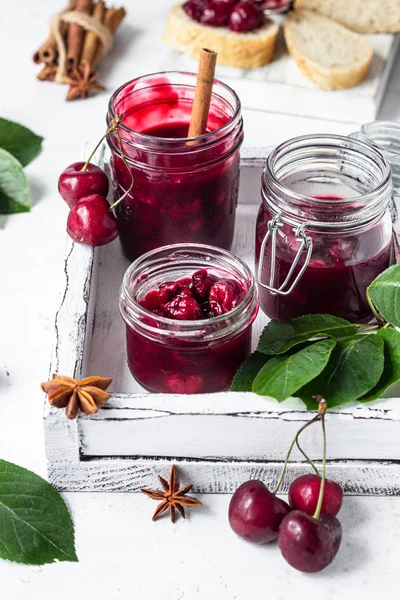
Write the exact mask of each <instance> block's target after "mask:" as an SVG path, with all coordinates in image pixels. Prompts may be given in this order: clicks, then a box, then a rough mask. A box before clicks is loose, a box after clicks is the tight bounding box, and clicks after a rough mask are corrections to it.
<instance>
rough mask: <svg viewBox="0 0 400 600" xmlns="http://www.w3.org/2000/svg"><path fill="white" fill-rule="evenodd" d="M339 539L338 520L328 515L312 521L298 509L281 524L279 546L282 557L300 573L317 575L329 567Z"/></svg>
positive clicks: (337, 548)
mask: <svg viewBox="0 0 400 600" xmlns="http://www.w3.org/2000/svg"><path fill="white" fill-rule="evenodd" d="M341 540H342V526H341V525H340V522H339V520H338V519H337V518H336V517H334V516H332V515H328V514H323V515H321V516H320V518H319V519H314V517H311V516H310V515H307V514H306V513H304V512H301V511H300V510H294V511H292V512H291V513H289V514H288V515H287V516H286V517H285V518H284V519H283V521H282V523H281V526H280V528H279V534H278V545H279V549H280V551H281V553H282V556H283V558H284V559H285V560H286V562H287V563H289V565H290V566H291V567H293V568H294V569H297V570H298V571H302V572H303V573H317V572H318V571H322V570H323V569H325V568H326V567H327V566H328V565H330V564H331V562H332V561H333V559H334V558H335V556H336V553H337V551H338V550H339V546H340V542H341Z"/></svg>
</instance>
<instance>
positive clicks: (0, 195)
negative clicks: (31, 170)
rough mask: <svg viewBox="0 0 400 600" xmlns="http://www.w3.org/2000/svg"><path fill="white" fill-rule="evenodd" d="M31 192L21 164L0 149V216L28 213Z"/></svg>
mask: <svg viewBox="0 0 400 600" xmlns="http://www.w3.org/2000/svg"><path fill="white" fill-rule="evenodd" d="M30 207H31V191H30V188H29V183H28V180H27V178H26V176H25V173H24V171H23V168H22V166H21V163H20V162H19V161H18V160H17V159H16V158H14V156H12V155H11V154H10V153H9V152H7V150H3V148H0V214H1V215H10V214H12V213H16V212H28V211H29V210H30Z"/></svg>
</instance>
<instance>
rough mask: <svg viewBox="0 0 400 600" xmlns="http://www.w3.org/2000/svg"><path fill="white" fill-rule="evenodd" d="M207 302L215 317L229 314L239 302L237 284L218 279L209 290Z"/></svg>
mask: <svg viewBox="0 0 400 600" xmlns="http://www.w3.org/2000/svg"><path fill="white" fill-rule="evenodd" d="M208 302H209V305H210V310H211V312H212V313H213V315H214V316H215V317H219V316H220V315H223V314H225V313H227V312H230V311H231V310H232V309H233V308H235V307H236V306H237V305H238V303H239V302H240V293H239V290H238V288H237V284H236V283H235V282H234V281H232V280H227V279H220V280H219V281H217V282H215V283H214V284H213V286H212V287H211V289H210V293H209V296H208Z"/></svg>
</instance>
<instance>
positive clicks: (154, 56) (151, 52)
mask: <svg viewBox="0 0 400 600" xmlns="http://www.w3.org/2000/svg"><path fill="white" fill-rule="evenodd" d="M349 1H350V2H351V0H349ZM173 4H174V2H165V4H164V5H163V7H162V9H160V11H159V12H158V13H157V20H156V22H155V23H154V25H153V27H151V28H150V27H149V28H147V29H146V30H141V31H140V32H138V34H137V36H136V38H135V40H134V47H135V53H137V55H138V56H140V71H141V74H143V73H155V72H157V71H173V70H180V71H191V72H195V71H197V61H196V59H194V58H192V57H190V56H188V55H186V54H183V53H179V52H176V51H174V50H172V49H171V48H170V47H169V46H167V45H166V44H165V43H164V42H163V41H162V40H161V38H162V34H163V31H164V23H165V21H166V19H167V15H168V11H169V9H170V7H171V6H172V5H173ZM275 20H277V21H278V22H279V23H280V24H281V23H283V20H284V16H279V17H278V16H277V17H275ZM366 37H367V38H368V39H369V40H370V42H371V43H372V45H373V46H374V49H375V54H374V58H373V61H372V65H371V68H370V71H369V73H368V76H367V78H366V79H365V80H364V81H363V82H362V83H361V84H360V85H358V86H356V87H355V88H352V89H350V90H343V91H334V92H332V91H323V90H320V89H319V88H317V87H316V86H315V85H314V84H312V83H311V82H310V81H309V80H308V79H306V78H305V77H304V76H303V75H302V74H301V72H300V71H299V69H298V67H297V66H296V64H295V62H294V60H293V59H292V58H291V56H290V55H289V54H288V52H287V49H286V45H285V41H284V38H283V33H282V28H281V31H280V34H279V37H278V42H277V49H276V54H275V58H274V60H273V61H272V62H271V63H269V64H268V65H265V66H264V67H261V68H258V69H234V68H232V67H223V66H219V65H217V72H216V77H217V78H218V79H221V80H222V81H224V82H225V83H227V84H228V85H230V86H231V87H232V88H233V89H234V90H235V91H236V92H237V94H238V95H239V97H240V99H241V102H242V106H243V108H244V109H248V110H254V111H261V112H272V113H277V114H281V115H282V114H284V115H291V116H302V117H309V118H314V119H320V120H323V121H336V122H345V123H349V124H359V125H361V124H362V123H366V122H368V121H372V120H374V119H375V118H376V116H377V113H378V110H379V106H380V103H381V100H382V97H383V94H384V91H385V88H386V84H387V82H388V79H389V77H390V72H391V69H392V67H393V64H394V58H395V56H396V54H397V52H398V50H399V47H400V36H397V37H396V36H395V35H392V34H376V35H369V36H366ZM267 135H268V132H266V136H267ZM268 143H269V142H268V139H267V137H266V144H268Z"/></svg>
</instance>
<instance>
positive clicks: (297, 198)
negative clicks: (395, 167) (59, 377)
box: [263, 134, 391, 207]
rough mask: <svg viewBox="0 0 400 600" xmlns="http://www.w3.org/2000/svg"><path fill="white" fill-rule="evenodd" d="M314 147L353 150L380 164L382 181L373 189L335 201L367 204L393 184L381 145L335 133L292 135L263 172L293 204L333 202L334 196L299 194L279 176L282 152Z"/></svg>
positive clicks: (271, 157) (272, 157)
mask: <svg viewBox="0 0 400 600" xmlns="http://www.w3.org/2000/svg"><path fill="white" fill-rule="evenodd" d="M313 147H315V149H316V150H317V149H321V148H331V149H332V150H333V151H334V150H339V151H340V149H342V148H345V149H346V150H349V151H353V152H355V153H356V152H358V153H359V154H363V155H368V156H369V157H370V158H371V159H372V160H374V161H375V163H376V164H377V165H379V169H380V173H381V177H380V181H379V183H378V184H377V185H376V186H375V187H374V189H372V190H370V191H368V192H366V193H363V194H360V195H359V196H354V197H352V198H345V199H343V200H341V199H337V200H335V204H338V205H340V204H342V205H345V204H349V203H354V200H356V199H357V198H358V199H361V198H362V199H363V201H364V202H365V204H368V203H369V202H372V201H373V200H375V199H376V196H377V195H379V194H380V193H381V192H384V191H385V190H386V189H387V187H388V186H390V185H391V170H390V164H389V162H388V161H387V159H386V157H385V156H384V154H383V153H382V152H381V150H380V149H379V148H377V147H375V146H372V145H371V144H368V143H367V142H363V141H360V140H358V139H354V138H350V137H347V136H341V135H334V134H310V135H304V136H298V137H295V138H291V139H289V140H287V141H285V142H283V143H282V144H280V145H279V146H277V147H276V148H275V150H273V151H272V152H271V153H270V154H269V156H268V158H267V163H266V167H265V170H264V173H263V181H264V182H265V180H266V177H267V176H268V179H269V182H270V183H271V184H272V186H273V188H274V191H275V192H276V193H277V194H281V195H284V196H286V198H287V196H288V195H290V202H291V203H296V202H298V203H302V202H310V201H312V202H313V203H315V206H321V207H323V206H324V205H330V204H331V203H332V200H331V199H329V198H327V199H323V198H314V197H312V196H305V195H303V194H300V193H298V192H296V191H294V190H292V189H291V188H289V187H287V186H286V185H285V184H284V183H282V182H281V181H280V179H279V178H278V177H277V175H276V163H277V162H278V161H279V159H280V158H281V157H282V156H283V155H288V154H290V153H291V152H294V151H295V150H298V149H299V148H310V149H311V148H313ZM293 162H295V161H293Z"/></svg>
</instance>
